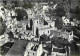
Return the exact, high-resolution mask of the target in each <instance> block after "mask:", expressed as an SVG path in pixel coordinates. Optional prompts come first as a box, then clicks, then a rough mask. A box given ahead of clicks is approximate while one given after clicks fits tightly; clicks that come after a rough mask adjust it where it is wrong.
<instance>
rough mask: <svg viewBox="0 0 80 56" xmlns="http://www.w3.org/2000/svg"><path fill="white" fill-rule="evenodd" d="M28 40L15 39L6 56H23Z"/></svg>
mask: <svg viewBox="0 0 80 56" xmlns="http://www.w3.org/2000/svg"><path fill="white" fill-rule="evenodd" d="M27 44H28V41H25V40H16V41H15V42H14V44H13V46H12V47H11V49H10V50H9V51H8V53H7V54H6V56H23V53H24V51H25V47H26V45H27Z"/></svg>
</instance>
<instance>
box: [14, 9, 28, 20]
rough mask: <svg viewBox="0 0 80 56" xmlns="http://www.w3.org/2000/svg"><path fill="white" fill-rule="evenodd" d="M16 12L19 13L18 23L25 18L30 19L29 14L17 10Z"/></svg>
mask: <svg viewBox="0 0 80 56" xmlns="http://www.w3.org/2000/svg"><path fill="white" fill-rule="evenodd" d="M15 12H16V13H17V20H18V21H20V20H23V19H24V17H25V19H28V15H27V12H26V11H25V10H22V9H16V10H15Z"/></svg>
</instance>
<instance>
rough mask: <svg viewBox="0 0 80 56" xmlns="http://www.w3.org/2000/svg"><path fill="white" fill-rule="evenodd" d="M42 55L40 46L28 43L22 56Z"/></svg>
mask: <svg viewBox="0 0 80 56" xmlns="http://www.w3.org/2000/svg"><path fill="white" fill-rule="evenodd" d="M42 53H43V47H42V44H38V45H37V44H34V43H32V42H30V43H28V45H27V47H26V50H25V52H24V56H41V54H42Z"/></svg>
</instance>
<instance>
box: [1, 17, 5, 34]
mask: <svg viewBox="0 0 80 56" xmlns="http://www.w3.org/2000/svg"><path fill="white" fill-rule="evenodd" d="M5 30H6V25H5V24H4V23H3V19H2V17H0V35H2V34H4V32H5Z"/></svg>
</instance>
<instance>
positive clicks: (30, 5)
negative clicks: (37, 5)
mask: <svg viewBox="0 0 80 56" xmlns="http://www.w3.org/2000/svg"><path fill="white" fill-rule="evenodd" d="M33 6H34V4H32V3H31V2H28V3H27V2H24V4H23V8H25V9H28V8H33Z"/></svg>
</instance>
